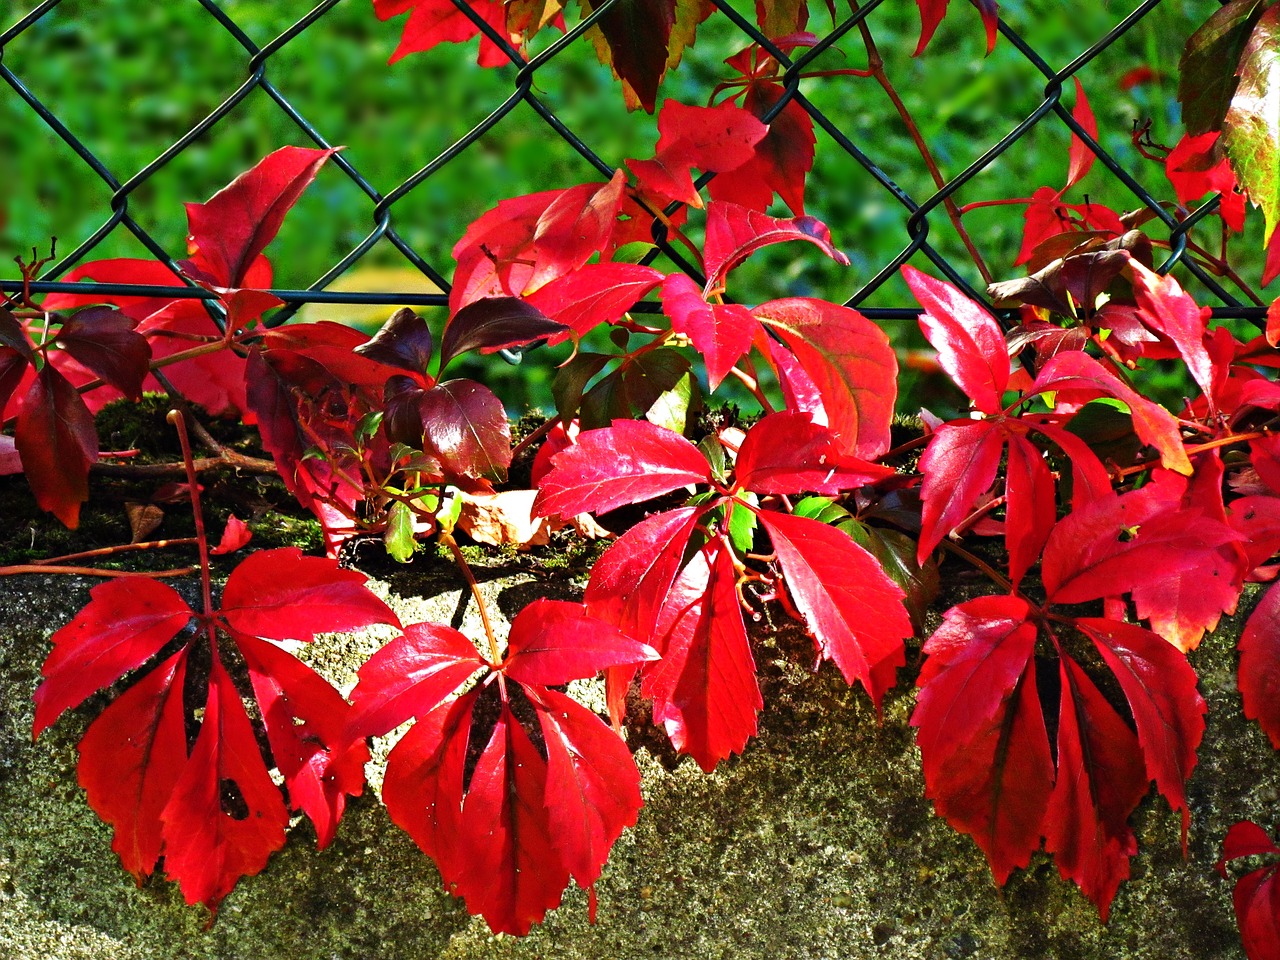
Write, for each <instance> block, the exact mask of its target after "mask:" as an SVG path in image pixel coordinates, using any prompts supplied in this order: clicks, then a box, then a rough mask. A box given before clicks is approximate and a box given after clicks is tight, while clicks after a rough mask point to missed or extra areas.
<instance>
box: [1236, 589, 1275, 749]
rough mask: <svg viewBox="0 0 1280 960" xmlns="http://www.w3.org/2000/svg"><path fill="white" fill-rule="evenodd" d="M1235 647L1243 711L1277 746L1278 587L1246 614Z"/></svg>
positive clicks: (1269, 591) (1271, 590) (1272, 743)
mask: <svg viewBox="0 0 1280 960" xmlns="http://www.w3.org/2000/svg"><path fill="white" fill-rule="evenodd" d="M1239 650H1240V680H1239V683H1240V696H1241V697H1242V698H1243V699H1244V715H1245V716H1246V717H1248V718H1249V719H1250V720H1257V721H1258V725H1259V726H1260V727H1262V729H1263V732H1265V733H1266V735H1267V736H1268V737H1270V738H1271V745H1272V746H1274V747H1275V748H1276V749H1277V750H1280V588H1277V587H1272V588H1271V589H1269V590H1268V591H1267V593H1266V596H1264V597H1263V598H1262V600H1261V602H1259V604H1258V605H1257V606H1256V607H1255V608H1254V610H1253V613H1251V614H1250V615H1249V620H1248V622H1247V623H1246V624H1245V628H1244V633H1243V634H1241V636H1240V645H1239Z"/></svg>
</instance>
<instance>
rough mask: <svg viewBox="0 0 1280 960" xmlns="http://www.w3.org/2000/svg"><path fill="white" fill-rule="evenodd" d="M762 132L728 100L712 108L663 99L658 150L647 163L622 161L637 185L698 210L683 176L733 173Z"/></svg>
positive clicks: (690, 184) (759, 125) (699, 203)
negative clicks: (695, 172)
mask: <svg viewBox="0 0 1280 960" xmlns="http://www.w3.org/2000/svg"><path fill="white" fill-rule="evenodd" d="M767 131H768V127H766V126H765V125H764V124H763V123H761V122H760V121H759V120H757V119H756V118H755V117H754V116H753V115H752V114H751V113H749V112H748V111H746V110H744V109H742V107H739V106H738V105H737V104H735V103H733V102H731V101H728V100H726V101H724V102H722V103H720V104H717V105H716V106H714V107H698V106H688V105H686V104H683V103H680V102H679V101H678V100H668V101H666V103H664V104H663V105H662V110H661V112H659V114H658V133H659V136H658V147H657V151H656V153H655V155H654V158H653V159H652V160H628V161H627V166H628V167H630V168H631V172H632V173H634V174H635V175H636V179H637V181H638V182H639V184H640V186H641V187H642V188H644V189H645V190H649V191H652V192H654V193H657V194H659V195H661V196H663V197H665V198H666V199H668V200H679V201H681V202H683V203H689V204H692V205H693V206H695V207H700V206H702V200H701V198H700V197H699V196H698V191H697V189H696V188H695V187H694V184H693V178H692V177H691V176H690V174H689V170H690V168H691V167H697V168H698V169H699V170H701V171H703V172H704V173H722V172H724V171H726V170H733V169H734V168H736V167H740V166H742V165H743V164H744V163H746V162H747V161H749V160H751V159H752V157H753V156H754V155H755V145H756V144H757V143H759V142H760V141H761V140H762V139H764V136H765V134H766V133H767Z"/></svg>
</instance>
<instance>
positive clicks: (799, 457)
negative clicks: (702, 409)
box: [734, 410, 893, 494]
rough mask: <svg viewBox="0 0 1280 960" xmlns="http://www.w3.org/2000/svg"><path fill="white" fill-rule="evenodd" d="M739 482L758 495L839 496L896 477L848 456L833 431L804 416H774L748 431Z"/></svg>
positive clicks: (888, 470) (739, 463)
mask: <svg viewBox="0 0 1280 960" xmlns="http://www.w3.org/2000/svg"><path fill="white" fill-rule="evenodd" d="M734 475H735V477H736V479H737V482H738V484H739V486H741V487H743V489H746V490H752V491H754V492H756V493H785V494H794V493H805V492H813V493H839V492H840V491H842V490H853V489H855V488H857V487H861V486H863V485H864V484H868V483H874V482H875V481H876V480H883V479H884V478H885V477H890V476H893V470H892V468H890V467H884V466H881V465H880V464H876V463H868V462H867V461H866V460H859V459H858V458H857V457H851V456H849V455H848V454H846V453H843V452H842V450H841V449H840V445H839V444H838V443H837V441H836V438H835V436H834V435H833V434H832V432H831V431H830V430H829V429H828V428H826V427H822V426H818V425H817V424H815V423H814V422H813V421H812V420H810V419H809V418H808V417H807V416H805V415H804V414H802V413H795V412H792V411H786V410H784V411H782V412H780V413H772V414H769V415H768V416H767V417H765V418H763V419H762V420H760V421H759V422H758V423H756V424H755V425H754V426H753V427H752V428H751V429H750V430H748V431H747V436H746V439H744V440H743V441H742V447H741V448H740V449H739V450H738V460H737V464H736V467H735V474H734Z"/></svg>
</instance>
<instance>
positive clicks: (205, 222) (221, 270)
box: [186, 147, 336, 287]
mask: <svg viewBox="0 0 1280 960" xmlns="http://www.w3.org/2000/svg"><path fill="white" fill-rule="evenodd" d="M335 152H336V151H335V150H312V149H307V148H305V147H281V148H280V149H279V150H277V151H275V152H274V153H271V154H268V155H267V156H266V157H265V158H264V159H263V160H261V161H259V163H258V164H257V165H256V166H255V167H254V168H253V169H252V170H249V171H247V172H245V173H242V174H241V175H240V176H238V177H236V179H235V180H233V181H232V182H231V183H230V184H228V185H227V186H226V187H223V188H222V189H221V190H219V191H218V192H217V193H216V194H214V195H213V196H212V197H210V198H209V200H208V201H207V202H206V203H188V204H187V205H186V206H187V224H188V232H189V236H188V237H187V243H188V245H189V246H190V247H191V248H192V250H193V251H199V254H200V258H201V261H202V263H201V264H200V265H201V266H202V267H203V268H205V270H202V272H205V271H207V272H208V273H209V274H211V275H212V277H213V278H214V279H215V280H216V281H217V282H218V284H219V285H220V286H224V287H240V286H244V285H245V284H244V280H245V276H246V274H247V273H248V271H249V267H250V266H251V265H252V264H253V262H254V260H256V259H257V257H258V254H260V253H261V252H262V251H263V248H264V247H266V245H267V244H268V243H270V242H271V241H272V239H274V237H275V235H276V233H277V232H279V230H280V224H281V223H283V222H284V217H285V214H287V213H288V212H289V209H290V208H291V207H292V206H293V205H294V204H295V203H297V202H298V198H299V197H300V196H302V191H304V190H306V189H307V187H308V186H310V185H311V181H312V180H314V179H315V178H316V174H317V173H319V172H320V168H321V167H322V166H323V165H324V162H325V161H326V160H328V159H329V158H330V157H331V156H333V154H334V153H335Z"/></svg>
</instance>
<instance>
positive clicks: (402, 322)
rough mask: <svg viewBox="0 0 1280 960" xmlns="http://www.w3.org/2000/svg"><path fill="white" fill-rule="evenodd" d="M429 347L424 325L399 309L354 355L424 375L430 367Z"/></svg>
mask: <svg viewBox="0 0 1280 960" xmlns="http://www.w3.org/2000/svg"><path fill="white" fill-rule="evenodd" d="M432 347H433V344H432V340H431V328H430V327H428V326H427V322H426V321H425V320H423V319H422V318H421V317H420V316H418V315H417V314H416V313H414V312H413V311H412V310H410V309H409V308H408V307H401V308H400V309H399V310H397V311H396V312H395V313H393V314H392V315H391V316H390V317H389V318H388V319H387V322H386V323H384V324H383V325H382V326H381V327H379V328H378V332H377V333H375V334H374V335H373V336H372V337H371V338H370V339H369V340H368V341H367V342H365V343H362V344H360V345H359V346H358V347H356V348H355V352H356V353H358V354H360V356H362V357H367V358H368V359H370V360H374V361H377V362H378V363H385V364H386V365H387V366H391V367H398V368H399V369H401V370H409V371H412V372H413V373H419V374H425V373H426V372H427V367H428V366H430V365H431V353H432Z"/></svg>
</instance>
